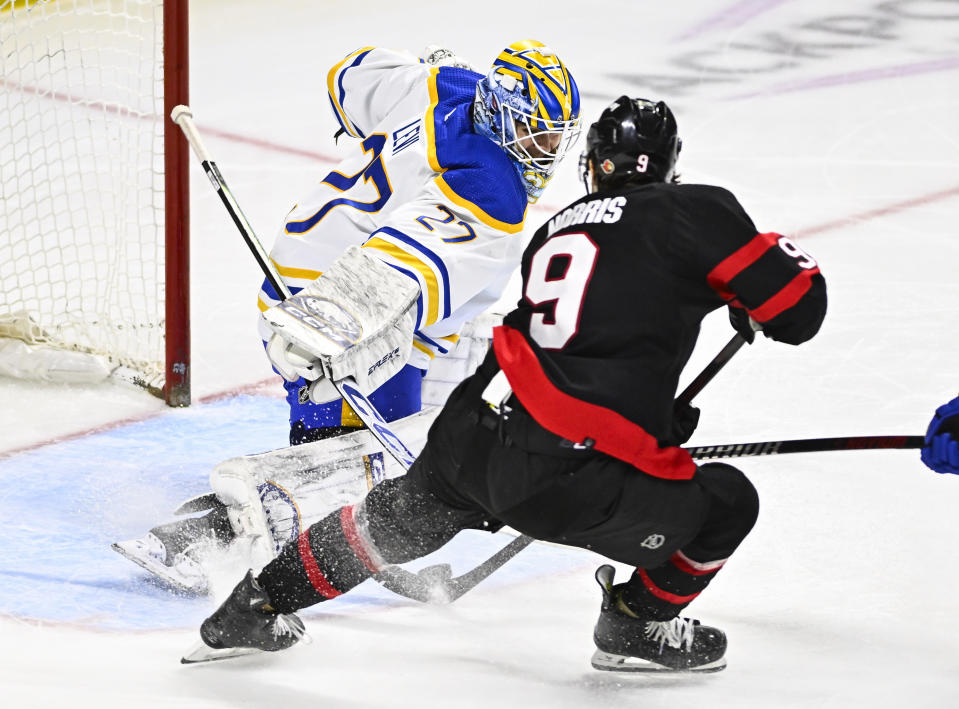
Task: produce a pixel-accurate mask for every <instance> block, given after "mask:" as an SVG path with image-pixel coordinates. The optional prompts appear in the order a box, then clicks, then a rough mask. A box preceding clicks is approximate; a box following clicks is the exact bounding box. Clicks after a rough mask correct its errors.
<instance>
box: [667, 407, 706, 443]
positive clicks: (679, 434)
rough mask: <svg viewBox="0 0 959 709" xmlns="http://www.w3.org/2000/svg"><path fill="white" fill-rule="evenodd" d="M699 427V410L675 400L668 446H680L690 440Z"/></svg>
mask: <svg viewBox="0 0 959 709" xmlns="http://www.w3.org/2000/svg"><path fill="white" fill-rule="evenodd" d="M698 425H699V409H697V408H696V407H695V406H692V405H690V404H688V403H687V402H685V401H680V400H679V399H677V400H676V401H675V402H674V403H673V424H672V427H671V428H670V430H669V438H668V439H667V440H666V445H668V446H681V445H683V444H684V443H685V442H686V441H688V440H689V439H690V437H691V436H692V435H693V431H695V430H696V426H698Z"/></svg>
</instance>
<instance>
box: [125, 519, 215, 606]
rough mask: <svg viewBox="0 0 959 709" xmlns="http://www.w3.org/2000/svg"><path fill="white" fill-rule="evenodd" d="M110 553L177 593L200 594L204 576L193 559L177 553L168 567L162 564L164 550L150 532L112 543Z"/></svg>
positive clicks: (205, 578) (205, 585)
mask: <svg viewBox="0 0 959 709" xmlns="http://www.w3.org/2000/svg"><path fill="white" fill-rule="evenodd" d="M111 546H112V548H113V550H114V551H116V552H118V553H120V554H122V555H123V556H125V557H126V558H127V559H129V560H130V561H132V562H133V563H134V564H137V565H138V566H140V567H142V568H143V569H145V570H146V571H148V572H150V573H151V574H153V575H154V576H156V577H158V578H160V579H161V580H163V581H164V582H165V583H167V584H169V585H170V586H173V587H174V588H175V589H177V590H179V591H185V592H187V593H196V594H204V593H206V592H207V576H206V574H205V573H204V571H203V569H202V567H201V566H200V564H199V562H197V561H196V559H194V558H192V557H191V556H190V555H189V554H188V553H186V552H182V553H180V554H177V555H176V556H175V557H174V559H173V563H172V564H167V563H166V556H167V554H166V547H165V546H164V545H163V542H161V541H160V539H159V538H157V537H156V536H155V535H154V534H153V533H152V532H151V533H147V535H146V536H145V537H141V538H140V539H130V540H127V541H123V542H115V543H114V544H112V545H111Z"/></svg>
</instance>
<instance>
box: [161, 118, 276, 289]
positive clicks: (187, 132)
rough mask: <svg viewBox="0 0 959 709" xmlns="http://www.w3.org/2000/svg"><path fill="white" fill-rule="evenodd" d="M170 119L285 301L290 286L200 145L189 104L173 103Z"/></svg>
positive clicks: (213, 163) (203, 147)
mask: <svg viewBox="0 0 959 709" xmlns="http://www.w3.org/2000/svg"><path fill="white" fill-rule="evenodd" d="M170 118H171V119H172V120H173V122H174V123H176V124H177V125H178V126H180V130H182V131H183V135H184V136H186V139H187V142H189V143H190V147H191V148H193V152H194V153H195V154H196V156H197V158H198V159H199V160H200V165H202V166H203V171H204V172H205V173H206V176H207V178H208V179H209V180H210V184H211V185H213V189H214V190H216V193H217V194H218V195H220V200H221V201H222V202H223V206H224V207H226V211H227V212H229V214H230V217H232V219H233V223H234V224H236V228H237V229H238V230H239V232H240V235H241V236H242V237H243V240H244V241H245V242H246V245H247V246H249V247H250V251H252V252H253V258H255V259H256V262H257V263H258V264H259V265H260V269H261V270H262V271H263V274H264V275H265V276H266V278H267V280H268V281H269V282H270V285H271V286H273V289H274V290H275V291H276V292H277V293H279V294H280V295H281V296H282V297H283V300H286V299H287V298H289V297H290V289H289V288H287V287H286V284H285V283H284V282H283V280H282V279H281V278H280V274H279V272H278V271H277V270H276V267H275V266H274V265H273V262H272V261H271V260H270V257H269V255H268V254H267V253H266V250H265V249H264V248H263V245H262V244H261V243H260V240H259V239H257V238H256V234H255V233H254V232H253V227H252V226H250V222H249V221H248V220H247V218H246V215H244V214H243V210H241V209H240V205H239V204H237V202H236V199H234V197H233V193H232V192H231V191H230V188H229V187H227V184H226V180H224V179H223V175H222V173H221V172H220V169H219V168H218V167H217V166H216V163H215V162H213V159H212V158H211V157H210V153H209V152H207V149H206V146H204V145H203V140H202V139H201V138H200V132H199V131H198V130H197V128H196V124H195V123H194V122H193V112H192V111H191V110H190V108H189V106H176V107H174V109H173V110H172V111H171V112H170Z"/></svg>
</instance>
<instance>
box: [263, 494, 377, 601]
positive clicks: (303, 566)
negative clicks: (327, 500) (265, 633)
mask: <svg viewBox="0 0 959 709" xmlns="http://www.w3.org/2000/svg"><path fill="white" fill-rule="evenodd" d="M346 517H349V518H350V519H352V508H350V507H344V508H342V509H340V510H337V511H336V512H333V513H332V514H330V515H328V516H327V517H325V518H324V519H322V520H320V521H319V522H317V523H316V524H314V525H312V526H311V527H310V528H309V529H307V530H306V531H305V532H303V533H302V534H301V535H300V536H299V538H298V539H297V540H296V541H294V542H291V543H290V544H287V545H286V547H284V549H283V551H282V552H280V555H279V556H278V557H277V558H276V559H274V560H273V561H271V562H270V563H269V564H267V565H266V567H264V569H263V571H262V572H261V573H260V575H259V576H258V577H257V579H256V580H257V583H259V584H260V586H261V587H262V588H264V589H265V590H266V592H267V594H269V596H270V603H271V605H272V606H273V608H274V609H275V610H276V611H278V612H279V613H292V612H293V611H296V610H298V609H300V608H305V607H307V606H311V605H313V604H315V603H320V602H321V601H325V600H327V599H330V598H335V597H336V596H339V595H341V594H343V593H345V592H347V591H349V590H350V589H351V588H353V587H354V586H357V585H358V584H360V583H362V582H363V581H365V580H366V579H368V578H369V577H370V576H372V575H373V571H372V570H371V569H370V568H369V567H368V566H367V563H365V562H364V561H363V560H361V558H360V557H359V556H358V555H357V553H356V552H355V551H354V549H353V546H351V544H350V542H349V541H348V540H347V537H346V533H345V532H344V524H343V519H344V518H346ZM347 526H349V523H348V525H347Z"/></svg>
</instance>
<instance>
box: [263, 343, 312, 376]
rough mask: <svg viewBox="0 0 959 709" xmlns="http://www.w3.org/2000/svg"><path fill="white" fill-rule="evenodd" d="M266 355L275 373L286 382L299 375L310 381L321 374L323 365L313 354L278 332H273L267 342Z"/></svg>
mask: <svg viewBox="0 0 959 709" xmlns="http://www.w3.org/2000/svg"><path fill="white" fill-rule="evenodd" d="M266 356H267V357H269V358H270V362H271V363H272V364H273V368H274V369H275V370H276V371H277V373H278V374H279V375H280V376H281V377H283V378H284V379H285V380H286V381H288V382H295V381H296V380H297V379H299V378H300V377H302V378H303V379H306V380H307V381H308V382H312V381H316V380H317V379H319V378H320V377H322V376H323V367H322V365H321V364H320V360H319V359H318V358H317V357H316V356H315V355H313V354H311V353H310V352H308V351H307V350H305V349H303V348H302V347H298V346H297V345H295V344H293V343H292V342H289V341H287V340H286V339H284V338H283V337H282V336H281V335H280V334H279V333H273V335H272V336H271V337H270V340H269V342H267V345H266Z"/></svg>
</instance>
